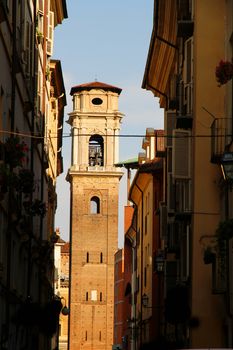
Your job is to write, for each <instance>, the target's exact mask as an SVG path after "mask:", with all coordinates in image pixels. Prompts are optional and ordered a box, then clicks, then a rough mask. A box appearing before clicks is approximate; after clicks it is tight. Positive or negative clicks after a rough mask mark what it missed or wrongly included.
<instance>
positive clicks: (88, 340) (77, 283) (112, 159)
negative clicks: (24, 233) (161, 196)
mask: <svg viewBox="0 0 233 350" xmlns="http://www.w3.org/2000/svg"><path fill="white" fill-rule="evenodd" d="M120 93H121V89H119V88H118V87H115V86H112V85H108V84H105V83H101V82H97V81H95V82H92V83H88V84H82V85H77V86H74V87H72V89H71V95H72V96H73V111H72V112H71V113H70V114H69V120H68V123H69V124H70V125H71V128H72V159H71V167H70V169H69V171H68V177H67V178H68V181H69V182H70V191H71V193H70V194H71V196H70V197H71V209H70V210H71V215H70V217H71V219H70V220H71V222H70V228H71V259H70V264H71V265H70V280H71V282H70V283H71V284H70V320H69V322H70V330H69V333H70V334H69V350H80V349H87V350H105V349H106V350H110V349H112V344H113V324H114V320H113V310H114V253H115V252H116V250H117V247H118V244H117V242H118V192H119V180H120V178H121V176H122V173H121V172H120V170H119V168H117V167H115V166H114V164H115V163H117V162H118V154H119V137H118V135H119V129H120V123H121V119H122V117H123V114H122V113H120V112H119V110H118V98H119V95H120Z"/></svg>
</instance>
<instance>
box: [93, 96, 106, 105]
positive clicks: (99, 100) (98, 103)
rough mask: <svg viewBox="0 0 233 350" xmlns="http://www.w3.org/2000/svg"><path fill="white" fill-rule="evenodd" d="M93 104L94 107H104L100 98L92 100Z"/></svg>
mask: <svg viewBox="0 0 233 350" xmlns="http://www.w3.org/2000/svg"><path fill="white" fill-rule="evenodd" d="M91 102H92V103H93V105H96V106H99V105H102V103H103V100H101V98H99V97H95V98H93V99H92V100H91Z"/></svg>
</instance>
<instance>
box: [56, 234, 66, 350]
mask: <svg viewBox="0 0 233 350" xmlns="http://www.w3.org/2000/svg"><path fill="white" fill-rule="evenodd" d="M59 236H60V235H59ZM69 260H70V244H69V242H65V241H63V240H62V239H61V238H59V239H58V241H57V243H56V244H55V247H54V266H55V278H54V284H55V286H54V292H55V295H57V296H58V297H59V298H61V302H62V310H61V313H60V317H59V349H60V350H67V349H68V316H69V308H68V305H69Z"/></svg>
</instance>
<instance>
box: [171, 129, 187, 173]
mask: <svg viewBox="0 0 233 350" xmlns="http://www.w3.org/2000/svg"><path fill="white" fill-rule="evenodd" d="M172 136H173V138H172V143H173V145H172V150H173V156H172V176H173V177H174V178H180V179H182V178H183V179H188V178H190V164H191V159H190V158H191V138H190V136H191V133H190V131H188V130H183V129H175V130H173V135H172Z"/></svg>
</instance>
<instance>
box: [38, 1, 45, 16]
mask: <svg viewBox="0 0 233 350" xmlns="http://www.w3.org/2000/svg"><path fill="white" fill-rule="evenodd" d="M38 11H39V12H40V13H41V14H43V13H44V0H39V4H38Z"/></svg>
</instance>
